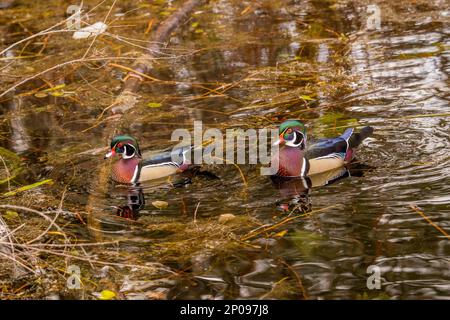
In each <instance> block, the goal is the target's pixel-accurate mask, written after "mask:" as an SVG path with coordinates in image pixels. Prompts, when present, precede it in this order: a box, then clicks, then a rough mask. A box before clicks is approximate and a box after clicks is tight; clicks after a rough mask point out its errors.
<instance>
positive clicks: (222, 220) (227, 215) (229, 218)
mask: <svg viewBox="0 0 450 320" xmlns="http://www.w3.org/2000/svg"><path fill="white" fill-rule="evenodd" d="M235 218H236V216H235V215H234V214H232V213H224V214H221V215H220V216H219V223H227V222H230V221H232V220H234V219H235Z"/></svg>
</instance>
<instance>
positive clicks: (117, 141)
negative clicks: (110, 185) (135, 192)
mask: <svg viewBox="0 0 450 320" xmlns="http://www.w3.org/2000/svg"><path fill="white" fill-rule="evenodd" d="M192 149H193V146H185V147H181V148H178V149H175V150H171V151H166V152H163V153H160V154H157V155H155V156H152V157H150V158H148V159H142V154H141V150H140V149H139V144H138V142H137V140H136V139H135V138H133V137H131V136H128V135H120V136H116V137H114V138H113V139H112V141H111V151H110V152H108V153H107V154H106V155H105V159H106V158H109V157H112V156H114V155H115V154H119V155H122V158H121V159H119V161H117V162H116V163H114V164H113V166H112V173H111V176H112V179H113V180H114V181H116V182H119V183H126V184H135V183H137V182H143V181H148V180H154V179H159V178H163V177H167V176H170V175H172V174H175V173H180V172H183V171H185V170H187V169H188V168H189V167H190V164H189V163H188V162H187V160H186V154H187V153H188V152H190V151H191V150H192Z"/></svg>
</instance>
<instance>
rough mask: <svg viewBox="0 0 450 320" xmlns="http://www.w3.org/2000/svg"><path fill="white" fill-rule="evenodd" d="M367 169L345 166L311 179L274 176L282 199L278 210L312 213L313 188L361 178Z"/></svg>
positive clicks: (273, 180) (358, 166) (275, 184)
mask: <svg viewBox="0 0 450 320" xmlns="http://www.w3.org/2000/svg"><path fill="white" fill-rule="evenodd" d="M366 168H368V167H366V166H363V165H362V164H359V165H357V166H352V168H350V167H346V166H344V167H340V168H336V169H333V170H329V171H326V172H322V173H319V174H315V175H312V176H310V177H292V178H289V177H278V176H272V177H271V179H272V183H273V185H274V187H275V188H276V189H278V191H279V193H280V196H281V197H282V199H281V200H279V201H277V203H276V206H277V209H278V210H280V211H282V212H283V213H289V214H304V213H308V212H310V211H312V202H311V198H310V194H311V189H312V188H317V187H322V186H327V185H330V184H333V183H335V182H337V181H339V180H342V179H345V178H348V177H351V176H354V177H361V176H362V175H363V172H364V169H366Z"/></svg>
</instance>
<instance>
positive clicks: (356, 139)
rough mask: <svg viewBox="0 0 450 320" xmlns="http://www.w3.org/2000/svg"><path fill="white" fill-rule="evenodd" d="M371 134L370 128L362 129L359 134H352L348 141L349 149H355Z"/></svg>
mask: <svg viewBox="0 0 450 320" xmlns="http://www.w3.org/2000/svg"><path fill="white" fill-rule="evenodd" d="M372 133H373V128H372V127H364V128H362V129H361V130H360V131H359V132H353V134H352V135H351V136H350V139H348V145H349V147H350V148H352V149H353V148H356V147H357V146H359V145H360V144H361V142H362V141H363V140H364V139H366V138H368V137H370V136H371V135H372Z"/></svg>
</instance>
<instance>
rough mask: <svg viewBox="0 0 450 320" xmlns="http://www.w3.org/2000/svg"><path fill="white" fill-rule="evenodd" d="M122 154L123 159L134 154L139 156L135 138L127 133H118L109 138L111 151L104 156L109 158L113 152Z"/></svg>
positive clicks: (139, 151)
mask: <svg viewBox="0 0 450 320" xmlns="http://www.w3.org/2000/svg"><path fill="white" fill-rule="evenodd" d="M116 153H117V154H122V157H123V158H124V159H130V158H133V157H135V156H138V157H140V156H141V150H140V149H139V144H138V142H137V140H136V139H135V138H133V137H132V136H129V135H119V136H116V137H114V138H113V139H112V140H111V151H110V152H109V153H108V154H106V156H105V158H109V157H111V156H113V155H114V154H116Z"/></svg>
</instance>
